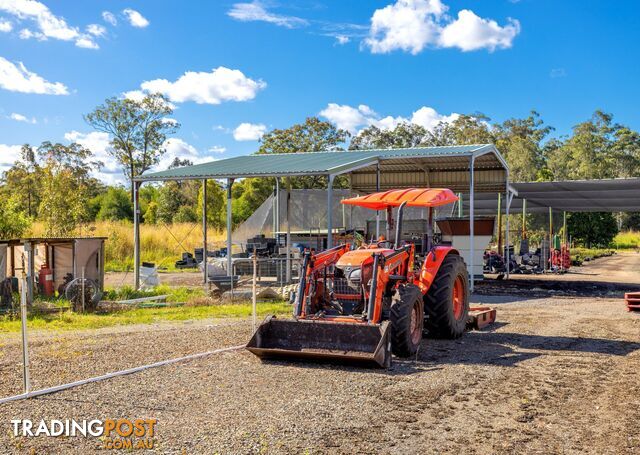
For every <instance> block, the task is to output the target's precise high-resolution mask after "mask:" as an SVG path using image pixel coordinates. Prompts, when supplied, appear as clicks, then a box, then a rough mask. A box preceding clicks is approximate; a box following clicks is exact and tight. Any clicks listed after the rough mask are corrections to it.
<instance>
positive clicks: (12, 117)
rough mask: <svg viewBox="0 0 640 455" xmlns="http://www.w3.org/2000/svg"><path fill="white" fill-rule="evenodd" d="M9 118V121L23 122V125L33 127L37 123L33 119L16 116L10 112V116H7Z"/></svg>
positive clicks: (20, 115)
mask: <svg viewBox="0 0 640 455" xmlns="http://www.w3.org/2000/svg"><path fill="white" fill-rule="evenodd" d="M9 118H10V119H11V120H15V121H16V122H24V123H31V124H33V125H35V124H36V123H38V121H37V120H36V118H35V117H31V118H29V117H27V116H25V115H22V114H18V113H16V112H12V113H11V115H9Z"/></svg>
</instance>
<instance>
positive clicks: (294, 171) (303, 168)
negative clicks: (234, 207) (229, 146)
mask: <svg viewBox="0 0 640 455" xmlns="http://www.w3.org/2000/svg"><path fill="white" fill-rule="evenodd" d="M486 153H494V154H495V156H496V159H497V160H498V161H499V162H500V163H501V164H502V165H504V167H506V164H505V163H504V160H503V159H502V157H501V156H500V154H499V153H498V151H497V150H496V148H495V147H494V146H493V145H491V144H480V145H461V146H449V147H416V148H404V149H376V150H354V151H346V152H310V153H279V154H262V155H246V156H238V157H234V158H227V159H224V160H218V161H212V162H210V163H203V164H197V165H194V166H186V167H181V168H175V169H168V170H166V171H161V172H153V173H148V174H143V175H141V176H139V177H137V178H136V181H140V182H144V181H162V180H188V179H205V178H210V179H221V178H243V177H286V176H294V175H319V174H320V175H329V174H333V175H337V174H342V173H346V172H350V171H353V170H356V169H360V168H363V167H366V166H371V165H374V164H375V163H377V162H378V161H386V160H393V159H403V160H407V159H412V158H416V159H428V158H444V157H451V158H456V157H457V158H465V157H470V156H472V155H474V154H476V155H479V154H486Z"/></svg>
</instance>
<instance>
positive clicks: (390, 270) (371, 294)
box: [247, 188, 496, 367]
mask: <svg viewBox="0 0 640 455" xmlns="http://www.w3.org/2000/svg"><path fill="white" fill-rule="evenodd" d="M457 199H458V198H457V196H456V195H455V194H454V193H453V192H452V191H451V190H448V189H435V188H431V189H419V188H413V189H403V190H392V191H386V192H381V193H374V194H370V195H366V196H361V197H355V198H351V199H345V200H343V201H342V203H343V204H349V205H355V206H360V207H365V208H369V209H372V210H384V211H386V214H387V223H386V224H387V236H386V237H384V236H381V237H380V238H378V240H377V241H376V242H372V243H371V244H363V245H360V246H356V245H355V244H354V245H347V244H345V245H339V246H336V247H334V248H331V249H328V250H326V251H322V252H314V251H305V253H304V256H303V265H302V273H301V274H300V281H299V283H298V287H297V291H296V293H295V294H294V297H293V303H294V305H293V306H294V309H293V319H279V318H276V317H275V316H268V317H267V318H266V319H265V321H264V322H263V323H262V324H261V325H260V326H259V327H258V329H257V330H256V332H255V333H254V335H253V337H252V338H251V340H250V341H249V343H248V344H247V349H248V350H249V351H251V352H252V353H254V354H255V355H257V356H258V357H260V358H263V359H271V358H284V359H329V360H333V361H341V362H348V363H359V364H364V365H370V366H380V367H389V366H390V365H391V360H392V354H394V355H396V356H397V357H410V356H412V355H415V354H416V352H417V351H418V349H419V347H420V343H421V341H422V337H423V334H424V333H425V332H426V334H427V335H429V336H432V337H437V338H458V337H460V336H461V335H462V334H463V333H464V332H465V330H466V329H467V327H468V325H469V326H474V327H476V328H481V327H483V326H485V325H487V324H490V323H492V322H493V321H495V317H496V312H495V310H494V309H491V308H488V307H472V308H470V307H469V275H468V271H467V266H466V265H465V262H464V260H463V259H462V257H461V256H460V254H459V252H458V251H457V250H455V249H454V248H452V247H451V246H450V245H445V244H441V245H435V244H434V243H433V208H434V207H438V206H441V205H445V204H450V203H452V202H455V201H456V200H457ZM405 207H424V208H428V223H427V229H428V232H427V235H426V237H427V238H426V242H423V247H422V249H421V251H416V246H415V244H414V243H413V242H406V241H404V242H403V241H402V240H401V235H402V222H403V212H404V209H405ZM394 208H396V209H397V210H396V212H397V213H396V219H395V220H394V219H393V209H394ZM394 229H395V232H394ZM392 237H393V238H394V240H391V238H392Z"/></svg>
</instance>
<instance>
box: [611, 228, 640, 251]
mask: <svg viewBox="0 0 640 455" xmlns="http://www.w3.org/2000/svg"><path fill="white" fill-rule="evenodd" d="M612 245H613V246H614V247H615V248H616V249H621V250H629V249H635V248H640V232H634V231H627V232H620V233H619V234H618V235H616V237H615V238H614V239H613V242H612Z"/></svg>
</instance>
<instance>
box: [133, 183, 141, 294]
mask: <svg viewBox="0 0 640 455" xmlns="http://www.w3.org/2000/svg"><path fill="white" fill-rule="evenodd" d="M133 282H134V289H136V290H138V289H140V182H133Z"/></svg>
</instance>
